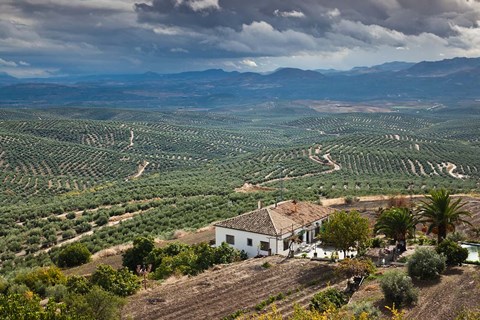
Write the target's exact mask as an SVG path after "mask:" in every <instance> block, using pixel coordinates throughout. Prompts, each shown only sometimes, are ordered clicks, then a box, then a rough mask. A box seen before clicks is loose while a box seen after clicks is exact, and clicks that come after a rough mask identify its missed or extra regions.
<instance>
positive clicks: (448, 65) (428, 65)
mask: <svg viewBox="0 0 480 320" xmlns="http://www.w3.org/2000/svg"><path fill="white" fill-rule="evenodd" d="M478 67H480V58H453V59H446V60H442V61H422V62H419V63H417V64H415V65H413V66H412V67H410V68H408V69H407V70H405V74H406V75H408V76H416V77H443V76H447V75H449V74H453V73H457V72H461V71H466V72H468V71H471V70H475V69H476V68H478Z"/></svg>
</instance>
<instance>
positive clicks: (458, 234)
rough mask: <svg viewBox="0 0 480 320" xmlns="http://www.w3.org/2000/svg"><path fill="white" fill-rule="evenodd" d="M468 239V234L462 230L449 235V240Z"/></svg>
mask: <svg viewBox="0 0 480 320" xmlns="http://www.w3.org/2000/svg"><path fill="white" fill-rule="evenodd" d="M465 239H467V236H466V235H465V234H464V233H461V232H457V231H455V232H452V233H449V234H448V235H447V240H451V241H453V242H460V241H465Z"/></svg>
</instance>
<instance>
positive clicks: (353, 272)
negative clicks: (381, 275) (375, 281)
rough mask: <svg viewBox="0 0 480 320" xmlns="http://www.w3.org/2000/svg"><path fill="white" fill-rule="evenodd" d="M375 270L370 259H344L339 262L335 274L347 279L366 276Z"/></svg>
mask: <svg viewBox="0 0 480 320" xmlns="http://www.w3.org/2000/svg"><path fill="white" fill-rule="evenodd" d="M375 270H376V268H375V265H374V264H373V262H372V260H370V259H344V260H342V261H340V263H339V264H338V267H337V272H339V273H340V274H343V275H345V276H347V277H349V278H350V277H353V276H368V275H369V274H372V273H374V272H375Z"/></svg>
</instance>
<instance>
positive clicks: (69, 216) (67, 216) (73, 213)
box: [65, 212, 76, 220]
mask: <svg viewBox="0 0 480 320" xmlns="http://www.w3.org/2000/svg"><path fill="white" fill-rule="evenodd" d="M65 217H66V218H67V219H68V220H73V219H75V217H76V215H75V212H69V213H67V215H66V216H65Z"/></svg>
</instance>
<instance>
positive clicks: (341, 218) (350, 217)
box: [320, 211, 370, 252]
mask: <svg viewBox="0 0 480 320" xmlns="http://www.w3.org/2000/svg"><path fill="white" fill-rule="evenodd" d="M369 235H370V229H369V226H368V219H367V218H362V217H361V216H360V213H359V212H358V211H350V212H346V211H338V212H335V213H334V214H332V215H331V216H330V218H329V219H328V221H327V222H326V223H325V224H324V228H323V229H322V231H321V232H320V239H321V240H322V241H324V242H327V243H330V244H332V245H333V246H334V247H335V248H337V249H340V250H343V252H346V251H347V250H348V249H349V248H352V247H359V246H360V245H361V244H363V243H365V242H366V241H367V240H368V238H369Z"/></svg>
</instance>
